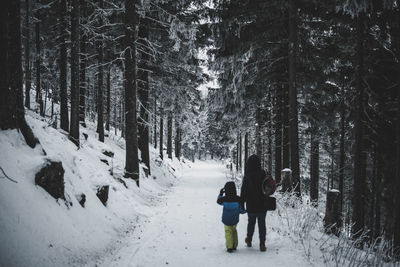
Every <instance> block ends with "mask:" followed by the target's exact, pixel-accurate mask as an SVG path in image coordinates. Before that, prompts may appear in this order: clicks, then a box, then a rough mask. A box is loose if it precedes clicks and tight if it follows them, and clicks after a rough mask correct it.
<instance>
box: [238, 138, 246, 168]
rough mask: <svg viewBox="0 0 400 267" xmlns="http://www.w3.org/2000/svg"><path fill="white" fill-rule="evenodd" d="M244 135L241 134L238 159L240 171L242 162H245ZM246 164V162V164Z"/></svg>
mask: <svg viewBox="0 0 400 267" xmlns="http://www.w3.org/2000/svg"><path fill="white" fill-rule="evenodd" d="M242 144H243V142H242V134H239V157H238V162H239V169H240V170H242V162H243V157H242ZM245 164H246V162H245Z"/></svg>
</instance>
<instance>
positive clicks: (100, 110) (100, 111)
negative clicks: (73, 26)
mask: <svg viewBox="0 0 400 267" xmlns="http://www.w3.org/2000/svg"><path fill="white" fill-rule="evenodd" d="M99 8H100V9H103V8H104V1H103V0H100V1H99ZM102 26H103V18H102V16H101V15H100V16H99V27H102ZM103 61H104V55H103V35H102V33H100V37H99V39H98V40H97V64H98V65H97V78H98V84H97V86H98V87H97V89H98V90H97V132H98V133H99V141H100V142H104V107H103V91H104V90H103V88H104V84H103V82H104V81H103V74H104V73H103V63H104V62H103Z"/></svg>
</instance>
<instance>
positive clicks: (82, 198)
mask: <svg viewBox="0 0 400 267" xmlns="http://www.w3.org/2000/svg"><path fill="white" fill-rule="evenodd" d="M76 199H77V200H78V202H79V204H80V205H81V206H82V208H84V207H85V203H86V195H85V194H83V193H82V194H79V195H76Z"/></svg>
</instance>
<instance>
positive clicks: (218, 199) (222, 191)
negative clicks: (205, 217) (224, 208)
mask: <svg viewBox="0 0 400 267" xmlns="http://www.w3.org/2000/svg"><path fill="white" fill-rule="evenodd" d="M224 191H225V189H224V188H222V189H221V190H220V191H219V195H218V198H217V203H218V204H220V205H222V203H223V202H224V201H223V199H222V197H223V194H224Z"/></svg>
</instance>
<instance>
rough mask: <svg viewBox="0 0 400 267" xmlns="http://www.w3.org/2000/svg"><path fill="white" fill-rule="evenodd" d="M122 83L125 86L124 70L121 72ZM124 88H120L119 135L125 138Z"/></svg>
mask: <svg viewBox="0 0 400 267" xmlns="http://www.w3.org/2000/svg"><path fill="white" fill-rule="evenodd" d="M123 80H124V82H123V84H124V88H126V78H125V72H124V73H123ZM125 91H126V89H125V90H122V92H121V137H122V138H125V130H126V129H125V122H126V120H125V116H126V115H125V110H126V109H125V103H126V97H125Z"/></svg>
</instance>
